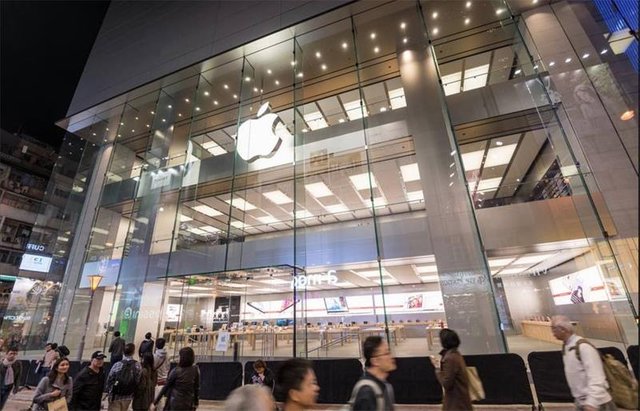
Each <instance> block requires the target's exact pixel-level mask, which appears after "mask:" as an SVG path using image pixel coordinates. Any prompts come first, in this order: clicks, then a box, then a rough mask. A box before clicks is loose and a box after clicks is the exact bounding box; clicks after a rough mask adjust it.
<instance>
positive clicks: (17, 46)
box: [0, 0, 109, 149]
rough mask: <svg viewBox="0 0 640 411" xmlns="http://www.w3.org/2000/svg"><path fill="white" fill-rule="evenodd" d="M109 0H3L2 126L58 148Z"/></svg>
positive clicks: (0, 25) (0, 59)
mask: <svg viewBox="0 0 640 411" xmlns="http://www.w3.org/2000/svg"><path fill="white" fill-rule="evenodd" d="M108 6H109V2H108V1H7V0H0V18H1V21H0V30H1V33H0V34H1V36H0V41H1V42H0V127H2V128H3V129H5V130H7V131H9V132H11V133H14V132H17V131H19V130H22V132H24V133H25V134H28V135H30V136H32V137H35V138H37V139H38V140H41V141H44V142H46V143H48V144H50V145H52V146H53V147H54V148H56V149H57V148H58V146H59V145H60V142H61V141H62V138H63V136H64V131H63V130H62V129H60V128H59V127H57V126H56V125H55V124H54V123H55V122H56V121H57V120H60V119H61V118H64V117H65V115H66V113H67V108H68V107H69V104H70V102H71V98H72V97H73V93H74V92H75V88H76V85H77V83H78V80H79V79H80V75H81V74H82V70H83V69H84V65H85V62H86V61H87V57H88V56H89V53H90V51H91V47H92V46H93V43H94V41H95V38H96V36H97V34H98V30H99V29H100V25H101V24H102V20H103V18H104V16H105V13H106V11H107V8H108Z"/></svg>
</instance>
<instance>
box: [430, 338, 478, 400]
mask: <svg viewBox="0 0 640 411" xmlns="http://www.w3.org/2000/svg"><path fill="white" fill-rule="evenodd" d="M439 336H440V344H441V345H442V348H443V349H442V351H440V358H435V357H430V358H431V363H432V364H433V366H434V367H435V369H436V378H437V379H438V382H439V383H440V385H442V389H443V390H444V398H443V399H442V409H443V411H467V410H473V406H472V405H471V396H470V395H469V377H468V375H467V365H466V364H465V362H464V358H462V354H460V352H459V351H458V347H459V346H460V337H458V334H457V333H456V332H455V331H453V330H450V329H448V328H443V329H442V330H440V334H439Z"/></svg>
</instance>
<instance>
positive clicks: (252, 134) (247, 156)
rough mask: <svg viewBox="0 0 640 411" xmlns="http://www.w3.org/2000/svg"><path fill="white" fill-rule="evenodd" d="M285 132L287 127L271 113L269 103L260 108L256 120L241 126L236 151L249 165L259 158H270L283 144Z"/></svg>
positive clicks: (250, 120) (248, 121) (253, 119)
mask: <svg viewBox="0 0 640 411" xmlns="http://www.w3.org/2000/svg"><path fill="white" fill-rule="evenodd" d="M283 130H284V131H286V126H285V125H284V123H283V122H282V120H281V119H280V117H278V115H277V114H275V113H272V112H271V106H269V103H268V102H267V103H264V104H263V105H262V106H260V109H259V110H258V115H257V117H256V118H252V119H249V120H247V121H245V122H244V123H242V124H241V125H240V128H239V129H238V137H237V140H236V151H237V152H238V155H239V156H240V157H241V158H242V159H243V160H246V161H247V162H249V163H251V162H253V161H255V160H257V159H259V158H270V157H272V156H273V155H274V154H275V153H276V151H278V149H279V148H280V145H281V144H282V134H283ZM286 133H287V134H288V132H286Z"/></svg>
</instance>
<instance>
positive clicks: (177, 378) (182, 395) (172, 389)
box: [152, 347, 200, 411]
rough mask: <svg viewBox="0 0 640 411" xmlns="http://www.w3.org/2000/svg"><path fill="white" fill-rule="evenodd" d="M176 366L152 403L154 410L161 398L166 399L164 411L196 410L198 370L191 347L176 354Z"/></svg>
mask: <svg viewBox="0 0 640 411" xmlns="http://www.w3.org/2000/svg"><path fill="white" fill-rule="evenodd" d="M178 355H179V357H180V360H179V361H178V366H177V367H176V368H174V369H173V370H171V372H170V373H169V377H168V378H167V383H166V384H165V385H164V386H163V387H162V390H161V391H160V394H158V396H157V397H156V399H155V401H154V402H153V405H154V407H152V409H154V408H155V407H156V406H157V405H158V402H160V399H162V397H164V396H166V397H167V403H166V405H165V406H164V411H190V410H195V409H196V408H198V401H199V396H200V369H199V368H198V366H197V365H194V362H195V353H194V352H193V349H192V348H191V347H184V348H182V349H180V351H179V353H178Z"/></svg>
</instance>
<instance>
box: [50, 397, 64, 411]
mask: <svg viewBox="0 0 640 411" xmlns="http://www.w3.org/2000/svg"><path fill="white" fill-rule="evenodd" d="M47 410H48V411H69V408H68V407H67V399H66V398H64V397H62V398H58V399H57V400H55V401H51V402H48V403H47Z"/></svg>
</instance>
